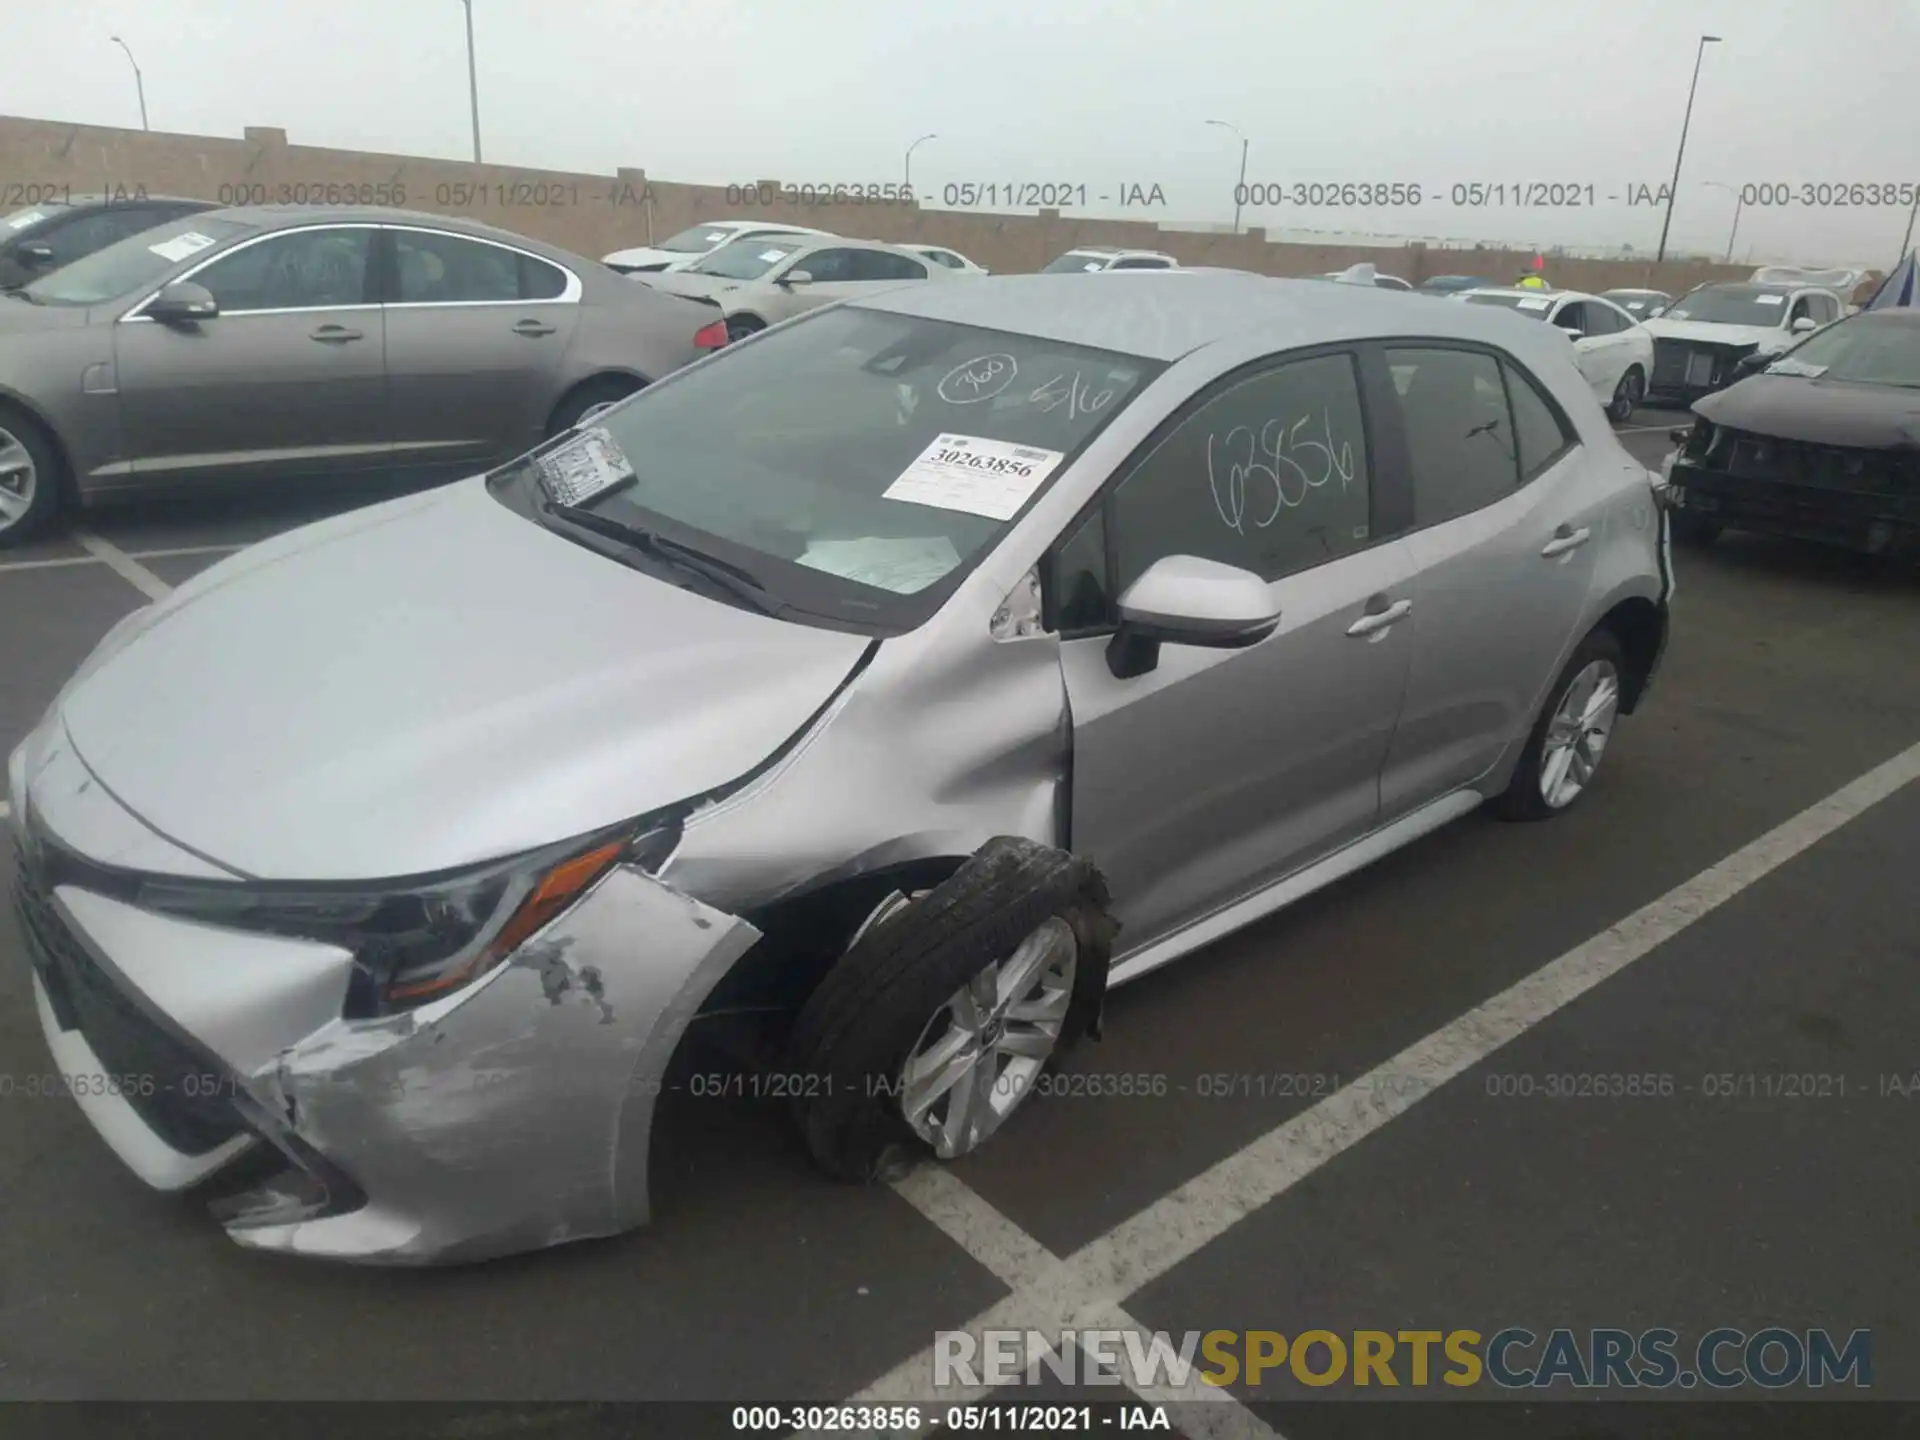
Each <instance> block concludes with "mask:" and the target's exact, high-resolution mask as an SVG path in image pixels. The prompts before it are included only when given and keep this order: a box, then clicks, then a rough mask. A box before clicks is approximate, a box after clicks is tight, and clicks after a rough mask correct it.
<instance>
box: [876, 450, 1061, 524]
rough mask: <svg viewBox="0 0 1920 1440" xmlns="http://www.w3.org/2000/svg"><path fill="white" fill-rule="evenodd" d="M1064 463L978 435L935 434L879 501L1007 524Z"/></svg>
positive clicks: (1057, 456)
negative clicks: (895, 501) (959, 512)
mask: <svg viewBox="0 0 1920 1440" xmlns="http://www.w3.org/2000/svg"><path fill="white" fill-rule="evenodd" d="M1066 458H1067V457H1066V453H1065V452H1064V451H1061V450H1040V449H1036V448H1034V447H1033V446H1030V445H1009V444H1008V443H1007V442H1006V441H1004V440H989V439H987V438H986V437H985V436H981V435H939V436H936V437H934V441H933V443H932V444H931V445H929V446H927V448H926V449H925V450H923V451H921V452H920V455H919V457H918V458H917V459H916V460H915V461H914V462H913V463H912V464H911V465H909V466H907V468H906V469H905V470H903V471H901V472H900V478H899V479H898V480H895V481H894V482H893V483H892V484H891V485H889V486H888V487H887V488H886V489H885V490H884V491H883V492H882V493H881V498H882V499H885V500H906V501H910V502H911V503H913V504H915V505H931V506H933V507H934V508H935V509H937V510H963V511H965V512H966V513H967V514H969V515H984V516H986V517H987V518H988V519H989V520H1011V519H1012V518H1013V517H1014V516H1015V515H1017V514H1019V513H1020V507H1021V506H1022V505H1024V504H1026V503H1027V501H1028V500H1029V499H1031V498H1032V496H1033V492H1034V491H1036V490H1038V489H1039V488H1040V486H1041V485H1042V484H1043V483H1044V482H1045V480H1046V478H1047V477H1048V476H1049V475H1051V474H1052V473H1053V472H1054V471H1055V470H1056V469H1058V468H1059V465H1060V462H1061V461H1062V460H1064V459H1066Z"/></svg>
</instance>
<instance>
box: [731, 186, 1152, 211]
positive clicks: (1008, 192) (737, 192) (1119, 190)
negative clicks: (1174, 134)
mask: <svg viewBox="0 0 1920 1440" xmlns="http://www.w3.org/2000/svg"><path fill="white" fill-rule="evenodd" d="M724 194H725V198H726V203H727V204H729V205H772V204H775V203H776V202H778V203H783V204H787V205H800V206H809V207H816V208H817V207H820V206H826V205H860V206H868V205H876V206H877V205H922V206H932V207H938V208H944V209H948V210H971V209H979V208H987V209H993V208H998V207H1005V208H1007V209H1012V210H1036V209H1062V210H1065V209H1075V208H1084V207H1086V206H1088V205H1115V206H1118V207H1119V208H1120V209H1123V210H1127V209H1151V208H1156V207H1158V208H1164V207H1165V206H1166V204H1167V192H1166V189H1165V188H1164V187H1163V186H1162V185H1161V184H1160V183H1159V182H1158V181H1151V180H1149V181H1137V180H1128V181H1109V182H1106V183H1094V184H1088V183H1087V182H1085V181H1079V180H963V181H958V182H954V183H951V184H947V185H942V186H941V187H940V188H939V189H938V190H926V191H921V192H916V191H915V190H914V189H913V188H912V187H911V186H910V185H906V184H903V183H901V182H899V181H892V180H889V181H867V182H857V181H856V182H843V181H822V182H821V183H819V184H805V185H783V184H781V183H780V182H778V181H775V180H760V181H753V182H750V183H748V184H745V185H729V186H727V188H726V190H725V192H724Z"/></svg>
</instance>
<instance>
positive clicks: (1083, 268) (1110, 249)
mask: <svg viewBox="0 0 1920 1440" xmlns="http://www.w3.org/2000/svg"><path fill="white" fill-rule="evenodd" d="M1179 268H1180V262H1179V261H1178V260H1176V259H1174V258H1173V256H1171V255H1168V254H1165V253H1163V252H1161V251H1159V250H1122V249H1119V248H1118V247H1116V246H1112V245H1076V246H1075V247H1074V248H1073V249H1071V250H1069V251H1067V253H1066V254H1064V255H1061V256H1059V257H1058V258H1056V259H1053V260H1049V261H1048V262H1047V263H1046V264H1045V265H1043V266H1042V267H1041V269H1040V273H1041V274H1042V275H1072V274H1079V273H1085V274H1088V275H1094V274H1098V273H1099V272H1100V271H1102V270H1178V269H1179Z"/></svg>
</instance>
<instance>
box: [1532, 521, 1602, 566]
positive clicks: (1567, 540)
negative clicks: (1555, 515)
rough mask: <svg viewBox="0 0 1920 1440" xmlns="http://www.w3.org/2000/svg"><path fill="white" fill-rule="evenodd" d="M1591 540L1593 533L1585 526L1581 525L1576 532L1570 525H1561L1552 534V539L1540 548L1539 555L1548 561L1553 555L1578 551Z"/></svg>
mask: <svg viewBox="0 0 1920 1440" xmlns="http://www.w3.org/2000/svg"><path fill="white" fill-rule="evenodd" d="M1592 538H1593V531H1591V530H1589V529H1588V528H1587V527H1586V526H1585V525H1582V526H1581V527H1580V528H1579V529H1578V530H1575V529H1574V528H1573V527H1572V526H1570V525H1562V526H1561V527H1560V528H1559V529H1558V530H1555V531H1554V532H1553V539H1551V540H1549V541H1548V542H1547V543H1546V544H1545V545H1543V546H1542V547H1541V549H1540V553H1541V554H1542V555H1545V556H1546V557H1547V558H1548V559H1552V558H1553V557H1554V556H1555V555H1564V554H1566V553H1567V552H1568V551H1569V550H1578V549H1579V548H1580V547H1581V546H1582V545H1584V544H1586V543H1587V541H1588V540H1590V539H1592Z"/></svg>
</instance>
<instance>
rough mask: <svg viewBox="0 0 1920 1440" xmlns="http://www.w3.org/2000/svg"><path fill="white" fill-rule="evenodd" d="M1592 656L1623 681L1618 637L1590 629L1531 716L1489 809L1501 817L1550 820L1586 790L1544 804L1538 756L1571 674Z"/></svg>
mask: <svg viewBox="0 0 1920 1440" xmlns="http://www.w3.org/2000/svg"><path fill="white" fill-rule="evenodd" d="M1595 660H1606V661H1609V662H1611V664H1612V665H1613V669H1614V673H1615V675H1617V676H1618V677H1620V680H1621V682H1622V683H1623V684H1624V682H1625V679H1626V674H1627V659H1626V652H1625V651H1624V650H1622V649H1621V646H1620V641H1619V639H1618V638H1617V637H1616V636H1615V635H1614V633H1613V632H1612V631H1611V630H1605V629H1600V630H1595V631H1593V632H1592V633H1591V634H1589V635H1588V636H1587V638H1586V639H1584V640H1582V641H1581V642H1580V644H1579V645H1578V646H1577V647H1576V648H1575V649H1574V652H1573V654H1572V656H1570V657H1569V658H1568V660H1567V663H1566V665H1565V666H1564V667H1562V669H1561V671H1560V675H1559V678H1558V679H1556V680H1555V681H1554V682H1553V688H1552V689H1551V690H1549V691H1548V692H1547V698H1546V702H1545V703H1544V704H1543V705H1541V707H1540V713H1539V715H1537V716H1536V717H1535V718H1534V722H1533V732H1532V733H1531V734H1529V735H1528V736H1527V744H1526V748H1525V749H1524V750H1522V751H1521V752H1520V761H1519V763H1518V764H1517V765H1515V766H1514V767H1513V778H1512V779H1511V780H1510V781H1509V782H1508V783H1507V788H1506V789H1505V790H1504V791H1502V792H1501V793H1500V794H1499V795H1498V796H1496V797H1495V798H1494V801H1493V813H1494V814H1495V815H1497V816H1499V817H1500V818H1501V819H1502V820H1550V819H1552V818H1553V817H1554V816H1556V815H1564V814H1566V813H1567V812H1568V811H1569V810H1571V809H1573V807H1574V806H1576V805H1578V804H1579V803H1580V802H1581V801H1582V800H1584V799H1586V798H1587V791H1588V790H1591V789H1592V788H1593V787H1592V786H1591V785H1589V786H1587V788H1586V789H1585V790H1582V791H1581V792H1580V793H1579V794H1578V795H1576V796H1574V797H1573V799H1572V800H1570V801H1568V802H1567V803H1566V804H1565V805H1562V806H1560V807H1559V808H1558V809H1556V808H1554V807H1553V806H1551V805H1549V804H1547V800H1546V797H1545V796H1544V795H1542V794H1541V793H1540V756H1541V753H1542V752H1543V751H1544V750H1545V749H1546V744H1547V727H1548V726H1549V725H1550V724H1551V723H1552V721H1553V715H1554V712H1555V711H1556V710H1558V709H1559V708H1560V702H1561V700H1562V699H1563V698H1565V696H1566V693H1567V688H1568V686H1570V685H1571V684H1572V683H1573V677H1574V676H1576V675H1578V674H1579V673H1580V672H1581V671H1582V670H1584V669H1586V668H1587V666H1589V665H1591V664H1592V663H1593V662H1594V661H1595ZM1604 758H1605V756H1604V752H1603V754H1602V759H1604Z"/></svg>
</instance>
